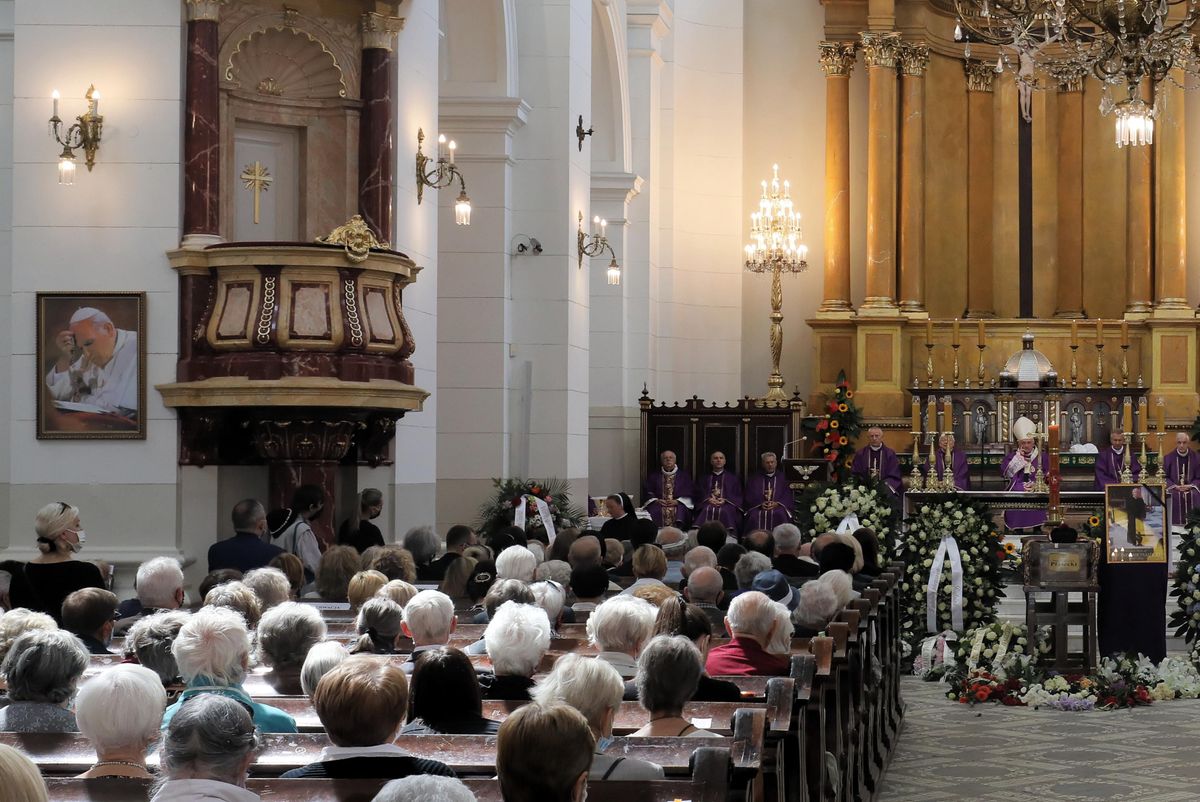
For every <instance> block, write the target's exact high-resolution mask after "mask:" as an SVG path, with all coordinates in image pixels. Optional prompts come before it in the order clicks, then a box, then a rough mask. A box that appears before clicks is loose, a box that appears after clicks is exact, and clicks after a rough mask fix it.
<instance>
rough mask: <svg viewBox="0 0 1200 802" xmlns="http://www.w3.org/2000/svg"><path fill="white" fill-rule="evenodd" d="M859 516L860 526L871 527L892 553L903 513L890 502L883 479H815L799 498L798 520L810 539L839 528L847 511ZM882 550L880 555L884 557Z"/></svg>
mask: <svg viewBox="0 0 1200 802" xmlns="http://www.w3.org/2000/svg"><path fill="white" fill-rule="evenodd" d="M850 514H854V515H855V516H857V517H858V523H859V525H860V526H865V527H867V528H869V529H871V530H872V531H873V532H874V533H875V536H876V537H877V538H879V543H880V546H881V551H883V552H888V553H891V552H892V551H893V550H894V549H893V547H891V546H890V545H889V544H890V543H891V542H892V541H893V540H894V539H895V537H896V533H897V530H898V526H897V524H898V523H899V521H898V518H899V516H898V515H897V514H896V510H895V509H894V508H893V507H892V506H891V504H889V503H888V500H887V490H885V489H884V488H883V485H882V484H880V483H879V482H875V483H873V484H872V483H870V482H866V481H864V480H861V479H855V480H853V481H850V482H846V483H845V484H824V483H820V482H817V483H814V484H811V485H809V486H808V487H806V488H805V489H804V492H803V493H801V494H800V496H799V497H798V498H797V499H796V513H795V522H796V526H797V527H799V529H800V532H801V534H803V535H805V536H806V537H808V538H809V539H812V538H814V537H816V536H817V535H820V534H823V533H825V532H830V531H833V530H834V529H837V526H838V524H839V523H841V521H842V519H843V518H845V517H846V516H847V515H850ZM882 556H883V555H882V554H881V555H880V557H881V558H882Z"/></svg>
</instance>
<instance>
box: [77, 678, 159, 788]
mask: <svg viewBox="0 0 1200 802" xmlns="http://www.w3.org/2000/svg"><path fill="white" fill-rule="evenodd" d="M166 706H167V693H166V691H164V690H163V686H162V682H160V681H159V679H158V675H157V674H155V673H154V672H153V671H151V670H150V669H148V668H143V667H142V666H135V665H119V666H113V667H112V668H110V669H107V670H105V671H102V672H100V673H99V674H97V675H96V676H94V677H92V678H91V679H90V680H88V681H87V682H85V683H84V685H83V687H82V688H81V689H80V691H79V696H78V697H77V698H76V700H75V718H76V719H77V720H78V721H79V731H80V732H82V733H83V737H85V738H87V739H88V740H89V741H91V742H92V746H93V747H94V748H95V750H96V763H95V765H93V766H92V767H91V768H90V769H88V770H87V771H86V772H84V773H83V774H81V775H79V776H80V777H83V778H91V777H137V778H142V779H153V776H154V775H152V774H151V773H150V772H149V770H148V769H147V768H146V750H147V749H148V748H149V747H150V744H152V743H154V741H156V740H158V734H159V727H160V726H161V724H162V715H163V708H165V707H166Z"/></svg>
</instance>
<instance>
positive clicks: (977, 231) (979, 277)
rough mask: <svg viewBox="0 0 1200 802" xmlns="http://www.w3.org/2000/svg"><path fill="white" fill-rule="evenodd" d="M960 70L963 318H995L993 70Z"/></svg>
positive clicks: (981, 66) (973, 64) (974, 65)
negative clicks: (963, 93) (963, 98)
mask: <svg viewBox="0 0 1200 802" xmlns="http://www.w3.org/2000/svg"><path fill="white" fill-rule="evenodd" d="M963 70H964V71H965V72H966V75H967V317H976V318H978V317H995V316H996V307H995V302H994V300H993V295H994V288H993V279H992V258H993V254H992V242H993V238H992V214H993V211H994V209H995V193H994V191H993V190H994V184H995V182H994V180H993V175H992V170H993V165H992V141H993V131H994V125H993V116H994V115H993V112H992V81H993V79H994V78H995V76H996V72H995V69H994V68H993V66H992V65H991V64H986V63H984V62H981V61H968V62H965V63H964V64H963Z"/></svg>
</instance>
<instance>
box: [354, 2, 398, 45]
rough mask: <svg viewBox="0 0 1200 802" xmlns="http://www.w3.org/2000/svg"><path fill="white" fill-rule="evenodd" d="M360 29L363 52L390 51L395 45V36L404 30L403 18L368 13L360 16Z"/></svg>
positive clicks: (372, 12)
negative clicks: (373, 50)
mask: <svg viewBox="0 0 1200 802" xmlns="http://www.w3.org/2000/svg"><path fill="white" fill-rule="evenodd" d="M361 28H362V46H363V50H370V49H373V48H374V49H378V50H388V51H390V50H391V49H392V47H393V46H394V45H395V43H396V34H397V33H399V32H400V31H402V30H404V18H403V17H388V16H385V15H383V14H376V13H375V12H374V11H368V12H367V13H365V14H363V15H362V24H361Z"/></svg>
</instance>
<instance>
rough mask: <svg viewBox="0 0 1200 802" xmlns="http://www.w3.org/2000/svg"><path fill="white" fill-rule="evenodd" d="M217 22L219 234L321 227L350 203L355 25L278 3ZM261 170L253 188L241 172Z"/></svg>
mask: <svg viewBox="0 0 1200 802" xmlns="http://www.w3.org/2000/svg"><path fill="white" fill-rule="evenodd" d="M239 17H241V18H239ZM222 28H223V34H224V36H223V41H222V45H221V53H220V60H219V62H218V65H219V69H220V85H221V170H222V180H221V186H222V198H221V230H222V233H223V235H224V236H225V238H226V239H228V240H230V241H243V242H263V241H311V240H313V239H314V238H315V237H317V236H320V235H324V234H327V233H329V232H330V231H331V230H333V229H334V228H335V227H337V226H338V225H341V224H342V223H343V222H345V221H346V218H347V217H348V216H349V214H350V213H352V211H353V210H354V209H356V208H357V189H356V187H357V170H358V155H357V153H358V122H359V112H360V109H361V103H360V101H359V100H358V99H357V96H358V92H359V56H358V53H357V49H356V48H357V45H356V42H355V37H356V32H355V31H354V29H353V28H350V27H348V26H342V27H340V28H339V27H338V26H336V25H335V24H333V23H328V24H321V22H320V21H318V20H315V19H312V18H308V17H300V16H295V15H293V16H288V15H286V14H285V15H282V16H281V15H280V14H279V13H271V14H260V15H255V16H250V17H244V14H243V15H236V14H235V15H233V16H232V18H231V19H230V20H229V24H228V27H226V20H225V19H223V20H222ZM226 31H227V32H226ZM263 171H265V173H266V176H267V178H268V179H269V183H267V184H262V183H261V182H260V185H259V186H258V187H257V190H256V188H255V187H254V186H253V185H252V182H251V181H250V180H249V178H248V176H253V175H254V174H255V173H256V172H259V173H260V174H261V172H263ZM255 195H257V199H258V209H257V211H258V217H257V222H256V221H255V217H254V210H255V203H254V199H255Z"/></svg>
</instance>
